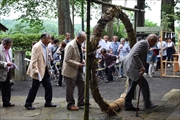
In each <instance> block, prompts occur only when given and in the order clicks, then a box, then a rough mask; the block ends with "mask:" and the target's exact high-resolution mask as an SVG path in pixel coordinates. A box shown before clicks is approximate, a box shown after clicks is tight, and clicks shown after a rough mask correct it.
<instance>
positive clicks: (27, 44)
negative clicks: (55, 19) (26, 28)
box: [0, 34, 64, 58]
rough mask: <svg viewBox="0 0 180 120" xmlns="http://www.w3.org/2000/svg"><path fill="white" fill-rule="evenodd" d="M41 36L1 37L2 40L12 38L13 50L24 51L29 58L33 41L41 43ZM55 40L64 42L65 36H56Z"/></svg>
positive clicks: (14, 35) (18, 35) (17, 35)
mask: <svg viewBox="0 0 180 120" xmlns="http://www.w3.org/2000/svg"><path fill="white" fill-rule="evenodd" d="M40 36H41V34H13V35H0V40H1V39H2V38H7V37H8V38H11V39H12V40H13V46H12V49H13V50H24V51H26V56H27V57H28V58H29V57H30V53H31V45H32V42H33V41H39V40H40ZM55 38H57V39H59V40H60V41H62V40H63V39H64V36H55Z"/></svg>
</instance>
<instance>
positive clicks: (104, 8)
mask: <svg viewBox="0 0 180 120" xmlns="http://www.w3.org/2000/svg"><path fill="white" fill-rule="evenodd" d="M102 1H103V2H107V3H111V2H112V0H102ZM108 8H109V6H106V5H103V4H102V13H103V14H104V13H105V12H106V11H107V9H108ZM106 27H107V35H108V36H109V37H110V38H111V37H113V34H114V32H113V21H110V22H109V23H108V24H107V25H106Z"/></svg>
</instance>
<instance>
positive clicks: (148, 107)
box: [146, 105, 157, 109]
mask: <svg viewBox="0 0 180 120" xmlns="http://www.w3.org/2000/svg"><path fill="white" fill-rule="evenodd" d="M156 107H157V105H150V106H147V107H146V109H154V108H156Z"/></svg>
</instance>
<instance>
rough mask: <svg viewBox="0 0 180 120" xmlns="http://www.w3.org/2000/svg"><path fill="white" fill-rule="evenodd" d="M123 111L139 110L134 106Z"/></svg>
mask: <svg viewBox="0 0 180 120" xmlns="http://www.w3.org/2000/svg"><path fill="white" fill-rule="evenodd" d="M124 110H125V111H136V110H139V108H135V107H134V106H131V107H127V108H125V109H124Z"/></svg>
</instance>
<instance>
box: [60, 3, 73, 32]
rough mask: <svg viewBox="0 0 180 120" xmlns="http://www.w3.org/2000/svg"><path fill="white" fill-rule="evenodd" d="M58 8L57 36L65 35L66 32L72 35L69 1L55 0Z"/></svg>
mask: <svg viewBox="0 0 180 120" xmlns="http://www.w3.org/2000/svg"><path fill="white" fill-rule="evenodd" d="M57 7H58V34H59V35H65V33H66V32H69V33H71V35H74V30H73V29H72V28H73V27H72V22H71V17H70V6H69V0H57Z"/></svg>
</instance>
